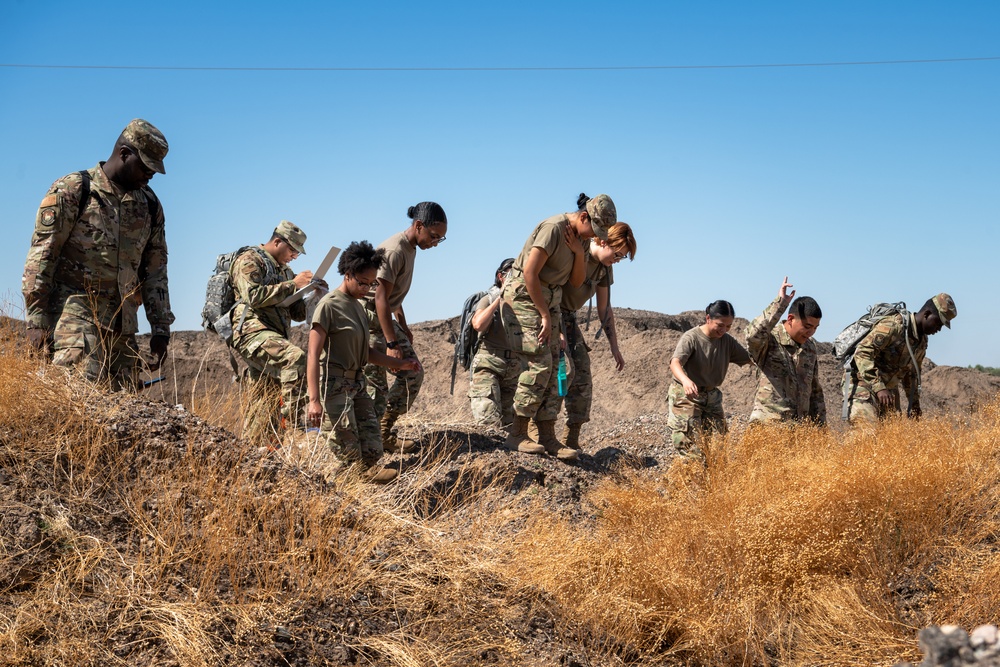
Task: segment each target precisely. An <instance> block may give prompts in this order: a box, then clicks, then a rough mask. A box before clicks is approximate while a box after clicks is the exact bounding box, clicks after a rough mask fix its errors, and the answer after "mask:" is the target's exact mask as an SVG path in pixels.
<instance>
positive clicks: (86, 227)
mask: <svg viewBox="0 0 1000 667" xmlns="http://www.w3.org/2000/svg"><path fill="white" fill-rule="evenodd" d="M103 164H104V163H103V162H102V163H99V164H98V165H97V166H96V167H94V168H93V169H90V170H88V173H89V174H90V198H89V200H88V201H87V202H86V206H85V208H84V210H83V215H79V213H80V195H81V194H82V190H83V178H82V177H81V176H80V174H79V173H73V174H69V175H68V176H64V177H63V178H60V179H59V180H58V181H56V182H55V183H53V184H52V187H51V188H49V191H48V193H47V194H46V195H45V198H44V199H42V204H41V206H40V207H39V209H38V215H37V216H36V218H35V231H34V233H33V234H32V236H31V247H30V248H29V249H28V259H27V261H25V263H24V276H23V278H22V280H21V289H22V292H23V293H24V304H25V313H26V319H27V321H28V326H30V327H35V328H39V329H52V328H54V327H55V324H56V321H57V320H58V319H59V315H60V314H61V313H62V312H63V310H64V309H70V310H72V311H74V314H76V315H79V316H80V317H83V318H85V319H88V320H94V321H95V322H97V323H98V324H100V325H101V326H102V327H105V328H107V329H111V330H114V331H119V332H121V333H123V334H126V335H128V334H134V333H136V332H137V331H138V330H139V320H138V316H137V312H138V310H139V304H140V303H141V304H143V305H144V306H145V308H146V319H147V320H149V324H150V328H151V329H152V333H154V334H169V333H170V325H171V324H172V323H173V321H174V315H173V313H172V312H171V311H170V296H169V294H168V292H167V241H166V236H165V234H164V221H163V209H162V208H161V207H160V206H159V205H158V204H153V205H152V206H151V202H153V201H154V200H155V198H156V195H154V194H153V191H152V190H150V189H149V188H140V189H138V190H133V191H131V192H123V191H122V189H121V188H119V187H118V185H116V184H115V183H114V182H112V181H111V180H110V179H109V178H108V177H107V176H106V175H105V174H104V170H103V169H102V168H101V166H102V165H103ZM151 208H154V209H156V210H157V211H158V212H157V213H156V219H155V220H153V219H151V216H150V209H151ZM78 216H79V217H78Z"/></svg>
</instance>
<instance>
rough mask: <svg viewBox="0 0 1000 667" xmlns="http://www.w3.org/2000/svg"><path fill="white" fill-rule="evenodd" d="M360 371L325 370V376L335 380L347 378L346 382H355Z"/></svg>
mask: <svg viewBox="0 0 1000 667" xmlns="http://www.w3.org/2000/svg"><path fill="white" fill-rule="evenodd" d="M360 373H361V371H345V370H344V369H343V368H327V369H326V376H327V377H335V378H347V379H348V380H357V379H358V375H359V374H360Z"/></svg>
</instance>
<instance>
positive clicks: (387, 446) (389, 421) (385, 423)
mask: <svg viewBox="0 0 1000 667" xmlns="http://www.w3.org/2000/svg"><path fill="white" fill-rule="evenodd" d="M397 418H398V417H397V415H390V414H389V413H388V412H387V413H385V414H384V415H382V422H381V426H382V429H381V430H382V449H384V450H385V451H387V452H401V453H403V454H409V453H410V452H415V451H417V449H419V448H420V443H418V442H417V441H416V440H410V439H409V438H403V439H400V438H397V437H396V434H395V433H393V432H392V427H393V426H395V424H396V419H397Z"/></svg>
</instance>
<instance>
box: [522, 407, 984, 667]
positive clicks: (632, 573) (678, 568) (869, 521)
mask: <svg viewBox="0 0 1000 667" xmlns="http://www.w3.org/2000/svg"><path fill="white" fill-rule="evenodd" d="M996 417H997V406H996V405H993V406H990V407H989V408H987V409H985V410H983V411H982V412H981V413H980V414H979V415H978V416H977V417H975V418H974V420H973V422H972V423H957V422H953V421H951V420H949V419H946V418H939V419H925V420H922V421H920V422H916V423H915V422H910V421H906V420H903V419H899V420H894V421H890V422H888V423H885V424H882V425H880V426H879V427H878V428H871V429H856V430H853V431H850V432H848V433H846V434H838V433H834V432H831V431H829V430H824V429H818V428H812V427H798V428H784V427H774V428H758V429H751V430H749V431H748V432H747V433H745V434H744V435H743V436H742V437H741V438H739V439H736V438H731V439H727V440H722V439H719V440H715V441H714V442H713V443H712V447H711V455H710V461H709V467H708V471H707V473H702V471H701V470H700V468H696V469H692V468H691V467H690V466H685V465H684V464H681V463H679V462H678V463H677V464H676V465H675V467H674V468H673V469H672V470H671V472H670V474H668V475H667V476H666V477H665V478H664V479H662V480H650V479H646V478H639V477H636V478H635V479H633V480H632V481H631V483H628V484H624V485H623V484H620V483H617V482H607V483H605V484H604V485H602V486H601V487H600V488H599V489H598V490H597V491H596V492H595V493H594V495H593V500H594V502H595V503H596V504H597V505H598V507H599V508H600V520H599V521H598V523H597V528H596V530H594V531H592V532H589V533H587V532H581V531H580V530H578V529H577V528H576V527H575V526H574V525H572V524H571V523H568V522H566V521H564V520H560V519H558V518H556V517H553V516H551V515H546V514H544V513H541V514H539V515H538V516H537V517H536V518H535V519H534V521H533V523H532V525H530V526H529V527H528V528H527V529H526V530H525V531H524V532H523V533H522V534H521V536H520V547H519V552H518V556H517V561H516V562H517V565H518V567H517V568H513V569H512V570H511V572H510V574H511V576H516V577H518V578H519V580H521V581H522V582H523V583H533V584H536V585H538V586H541V587H543V588H545V589H546V590H548V591H551V592H552V593H553V595H554V596H555V597H556V599H557V600H558V601H559V602H560V603H561V604H563V605H564V606H565V607H566V609H567V613H569V614H571V615H573V616H575V617H576V618H578V619H586V620H587V621H588V622H589V623H590V624H592V626H593V627H594V628H596V629H598V630H599V631H601V632H603V633H606V634H608V635H610V636H613V637H616V638H617V640H618V641H619V642H621V644H622V645H625V646H629V647H632V648H633V649H635V650H638V651H639V652H641V653H643V654H645V655H647V656H657V657H662V658H668V657H672V658H675V659H679V660H685V661H691V662H693V663H697V664H732V665H744V664H749V665H758V664H759V665H767V664H780V665H858V664H892V663H894V662H895V661H896V660H898V659H901V658H904V657H909V658H916V657H917V656H915V655H914V648H915V647H914V646H913V641H912V637H913V636H914V633H915V632H916V630H918V629H919V628H920V627H922V626H923V625H924V624H927V623H932V622H956V623H965V624H967V625H974V624H976V623H980V622H984V621H985V620H989V619H995V618H996V616H997V612H998V611H1000V609H998V602H1000V597H998V595H997V593H1000V590H998V588H1000V587H998V586H997V584H996V581H997V579H996V577H995V576H994V575H995V574H997V572H998V569H1000V556H998V555H997V553H996V549H995V544H994V543H995V535H996V531H997V529H998V528H1000V526H998V521H997V511H996V493H997V480H998V479H1000V465H998V459H997V453H998V442H1000V438H998V435H1000V428H998V426H997V423H998V422H997V419H996ZM900 591H903V592H902V593H901V592H900ZM907 592H909V593H913V595H910V596H909V598H912V599H908V593H907ZM904 611H905V613H904Z"/></svg>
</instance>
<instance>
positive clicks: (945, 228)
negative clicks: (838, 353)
mask: <svg viewBox="0 0 1000 667" xmlns="http://www.w3.org/2000/svg"><path fill="white" fill-rule="evenodd" d="M3 10H4V11H3V18H0V63H2V64H5V65H10V64H30V65H96V66H149V67H175V68H185V67H188V68H199V67H219V68H253V67H257V68H394V67H395V68H462V67H466V68H518V67H523V68H538V67H551V68H602V67H624V66H663V65H671V66H708V65H750V64H774V63H782V64H799V63H831V62H845V61H850V62H857V61H886V60H924V59H949V58H987V57H997V56H1000V4H998V3H994V2H966V3H948V4H945V3H938V2H933V3H932V2H905V3H904V2H882V3H870V2H840V3H816V2H808V3H806V2H794V3H792V2H789V3H738V2H715V3H679V2H656V3H654V2H649V3H627V2H625V3H599V2H572V3H570V2H551V3H539V2H535V3H502V4H501V3H496V4H493V3H491V4H488V5H487V4H486V3H469V2H462V3H458V2H454V3H423V4H421V3H397V2H382V3H364V4H362V3H339V2H326V3H319V2H317V3H305V2H303V3H285V4H284V5H282V6H281V7H279V6H278V5H277V4H276V3H266V4H265V3H254V2H242V3H227V2H211V3H205V2H202V3H189V2H173V3H154V4H124V3H117V2H109V3H104V4H102V6H101V11H99V12H98V11H96V10H93V9H88V8H87V7H84V6H82V5H80V4H79V3H69V2H47V3H36V2H28V1H17V0H14V1H11V0H6V1H5V2H4V3H3ZM134 117H142V118H146V119H147V120H149V121H151V122H153V123H154V124H156V125H157V126H158V127H159V128H160V129H161V130H162V131H163V132H164V134H165V135H166V137H167V139H168V141H169V142H170V147H171V148H170V154H169V155H168V156H167V159H166V166H167V174H166V175H162V176H161V175H158V176H157V177H156V178H154V180H153V182H152V186H153V188H154V189H155V190H156V192H157V194H158V195H159V196H160V199H161V200H162V202H163V205H164V210H165V212H166V215H167V224H168V229H167V238H168V243H169V246H170V285H171V298H172V302H173V308H174V312H175V314H176V315H177V323H176V325H175V328H176V329H194V328H198V327H199V326H200V317H199V312H200V310H201V305H202V301H203V297H204V287H205V281H206V280H207V278H208V275H209V272H210V271H211V268H212V266H213V264H214V259H215V256H216V255H217V254H218V253H220V252H226V251H228V250H232V249H234V248H237V247H239V246H241V245H245V244H248V243H255V242H261V241H265V240H266V239H267V238H268V236H269V234H270V231H271V230H272V229H273V227H274V226H275V224H276V223H277V222H278V221H279V220H280V219H282V218H287V219H289V220H292V221H294V222H296V223H298V224H299V225H300V226H302V228H303V229H305V231H306V232H307V233H308V235H309V241H308V243H307V249H308V250H309V251H310V253H309V255H308V256H307V257H305V258H301V259H299V260H298V261H296V262H295V263H293V265H292V266H293V268H296V269H298V270H303V269H306V268H315V267H314V266H313V265H314V264H318V262H319V261H320V259H321V258H322V255H323V254H324V250H325V248H328V247H329V246H330V245H337V246H340V247H344V246H345V245H346V244H347V243H349V242H350V241H352V240H360V239H368V240H370V241H372V242H373V243H376V244H377V243H378V242H380V241H382V240H383V239H385V238H386V237H388V236H390V235H391V234H393V233H395V232H397V231H401V230H402V229H403V228H404V227H405V226H406V224H407V223H408V220H407V218H406V215H405V214H406V210H407V207H408V206H410V205H412V204H415V203H417V202H419V201H422V200H428V199H429V200H434V201H437V202H439V203H441V204H442V206H444V208H445V210H446V211H447V213H448V217H449V220H450V226H449V231H448V240H447V241H446V242H445V243H444V244H442V245H441V246H440V247H438V248H437V249H433V250H429V251H422V252H419V254H418V256H417V266H416V275H415V278H414V282H413V287H412V289H411V292H410V294H409V296H408V297H407V299H406V302H405V304H404V308H405V310H406V312H407V316H408V319H409V320H410V321H411V322H418V321H422V320H428V319H439V318H445V317H450V316H453V315H457V314H458V311H459V310H460V308H461V304H462V302H463V300H464V298H465V296H467V294H468V293H469V292H472V291H475V290H477V289H483V288H484V287H485V286H486V285H487V284H488V283H489V282H490V277H491V276H490V274H491V271H492V270H493V268H495V267H496V265H497V264H498V263H499V261H500V260H501V259H503V258H504V257H507V256H510V255H514V254H516V253H517V252H518V251H519V250H520V248H521V246H522V245H523V243H524V240H525V238H526V237H527V235H528V234H529V233H530V231H531V230H532V228H533V227H534V225H535V224H536V223H537V222H538V221H540V220H542V219H543V218H546V217H548V216H550V215H553V214H556V213H560V212H563V211H568V210H571V209H572V208H573V205H574V202H575V200H576V195H577V194H578V193H580V192H587V193H589V194H597V193H599V192H606V193H608V194H610V195H611V196H612V197H613V198H614V200H615V202H616V204H617V206H618V211H619V217H620V218H621V219H622V220H626V221H628V222H629V223H630V224H631V225H632V226H633V229H634V231H635V234H636V238H637V241H638V246H639V250H638V254H637V257H636V260H635V261H634V262H633V263H631V264H628V263H626V264H624V265H621V266H620V268H619V269H618V270H617V271H616V283H615V286H614V288H613V290H612V301H613V303H614V304H615V305H617V306H619V307H622V306H624V307H630V308H643V309H648V310H655V311H659V312H664V313H677V312H680V311H683V310H694V309H701V308H704V306H705V305H706V304H708V303H709V302H711V301H713V300H715V299H719V298H723V299H728V300H729V301H731V302H733V304H734V305H735V307H736V311H737V314H738V315H741V316H745V317H753V316H755V315H756V314H757V313H758V312H759V311H760V310H761V309H762V308H763V307H764V306H765V305H766V304H767V303H768V302H769V301H770V300H771V299H772V298H773V296H774V295H775V294H776V292H777V289H778V286H779V284H780V282H781V278H782V277H783V276H785V275H788V276H789V277H790V279H791V281H792V282H793V283H795V285H796V287H797V289H798V290H799V292H798V293H799V294H800V295H803V294H809V295H811V296H813V297H815V298H816V299H817V300H818V301H819V302H820V304H821V306H822V307H823V310H824V314H825V317H824V318H823V323H822V326H821V328H820V330H819V333H818V335H817V337H818V339H820V340H832V339H833V337H834V336H835V335H836V333H837V332H838V331H839V330H840V328H842V327H843V326H845V325H846V324H847V323H849V322H850V321H852V320H853V319H854V318H855V317H857V316H858V315H860V314H861V312H863V311H864V310H865V309H866V308H867V306H868V305H869V304H871V303H874V302H876V301H890V300H891V301H896V300H905V301H907V303H909V304H910V305H911V306H912V307H914V308H917V307H919V306H920V305H921V304H922V303H923V301H924V300H926V299H927V298H929V297H930V296H933V295H934V294H936V293H937V292H939V291H948V292H950V293H951V294H952V296H954V298H955V301H956V303H957V305H958V310H959V316H958V318H957V319H956V320H955V322H954V327H953V329H951V330H950V331H949V330H945V331H943V332H942V333H941V334H938V335H937V336H935V337H934V338H933V339H932V341H931V345H930V350H929V355H928V356H929V357H930V358H931V359H932V360H934V361H936V362H937V363H946V364H955V365H967V364H976V363H982V364H986V365H992V366H1000V336H998V335H997V333H996V332H997V329H998V324H1000V313H998V310H997V305H998V304H997V296H996V291H997V287H996V285H997V282H998V281H997V278H996V277H995V276H996V272H995V268H991V267H995V266H996V265H997V263H998V262H1000V256H998V243H997V241H998V231H997V229H998V224H997V223H998V222H1000V131H998V123H997V119H998V118H1000V60H993V61H979V62H955V63H924V64H896V65H868V66H833V67H781V68H731V69H652V70H650V69H645V70H600V69H583V70H580V69H565V70H547V71H524V70H520V71H510V70H507V71H198V70H170V69H168V70H115V69H48V68H14V67H0V182H2V183H4V188H3V194H4V196H3V197H2V198H0V219H2V220H3V221H4V228H5V229H7V230H8V232H9V233H8V235H7V242H6V243H5V244H3V246H2V247H0V260H2V261H0V294H2V298H3V301H4V302H6V303H8V304H10V305H9V306H8V308H9V309H10V310H11V311H12V312H14V313H17V312H18V310H19V309H20V307H21V304H22V300H21V296H20V277H21V271H22V268H23V262H24V257H25V254H26V252H27V247H28V242H29V240H30V237H31V230H32V224H33V220H34V215H35V211H36V209H37V206H38V203H39V202H40V200H41V198H42V196H43V195H44V193H45V191H46V189H47V188H48V186H49V184H50V183H51V182H52V181H54V180H55V179H56V178H58V177H60V176H62V175H64V174H66V173H69V172H71V171H76V170H79V169H85V168H89V167H92V166H93V165H94V164H96V162H97V161H98V160H104V159H106V158H107V156H108V154H109V153H110V151H111V147H112V145H113V143H114V140H115V138H116V137H117V135H118V133H119V132H120V131H121V129H122V128H123V127H124V126H125V125H126V123H128V121H129V120H131V119H132V118H134ZM977 311H978V312H977ZM140 319H141V318H140Z"/></svg>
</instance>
